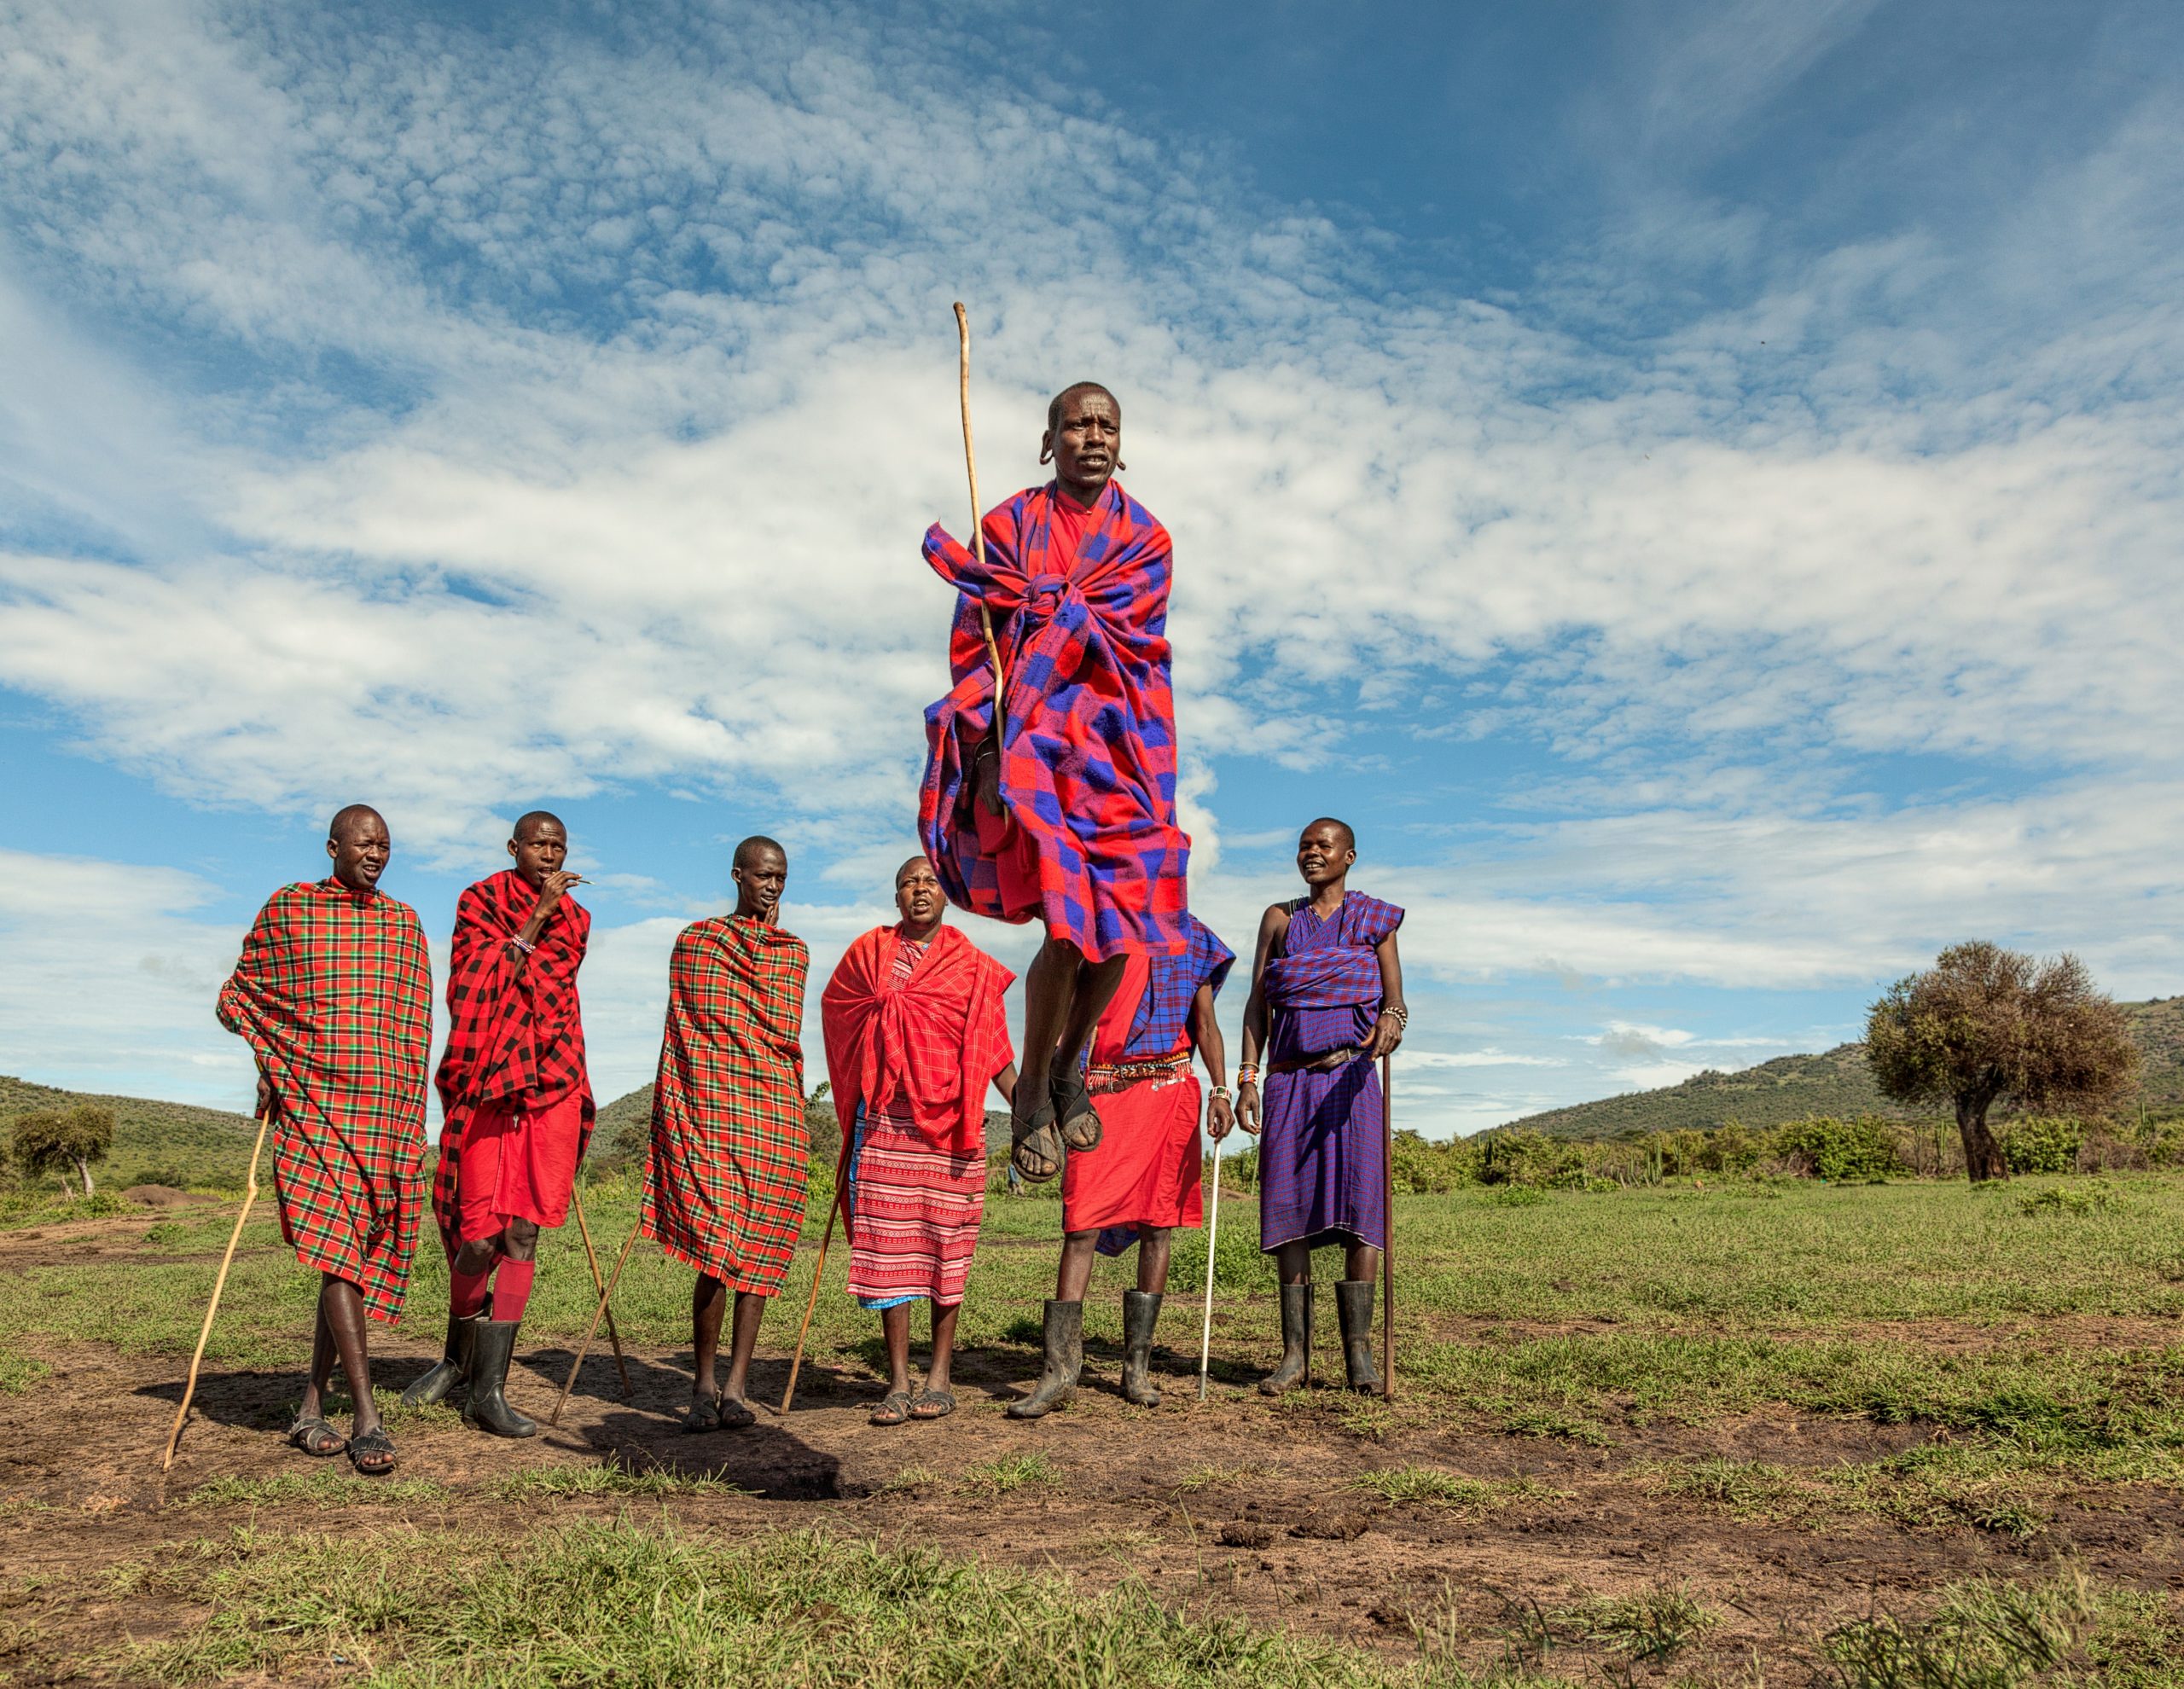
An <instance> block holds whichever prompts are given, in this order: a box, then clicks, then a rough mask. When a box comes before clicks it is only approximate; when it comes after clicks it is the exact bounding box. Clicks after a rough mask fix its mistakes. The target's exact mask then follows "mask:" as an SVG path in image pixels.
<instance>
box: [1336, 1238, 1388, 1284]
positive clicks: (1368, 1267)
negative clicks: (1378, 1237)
mask: <svg viewBox="0 0 2184 1689" xmlns="http://www.w3.org/2000/svg"><path fill="white" fill-rule="evenodd" d="M1342 1276H1343V1277H1344V1278H1345V1279H1347V1280H1350V1283H1352V1284H1356V1282H1357V1281H1358V1280H1361V1279H1377V1278H1379V1277H1380V1251H1379V1250H1377V1249H1375V1248H1374V1247H1373V1245H1370V1244H1368V1243H1359V1242H1358V1241H1357V1240H1356V1239H1351V1240H1350V1245H1349V1247H1348V1248H1346V1249H1345V1250H1344V1251H1343V1256H1342Z"/></svg>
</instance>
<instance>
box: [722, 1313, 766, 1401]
mask: <svg viewBox="0 0 2184 1689" xmlns="http://www.w3.org/2000/svg"><path fill="white" fill-rule="evenodd" d="M771 1300H773V1298H772V1297H764V1296H761V1295H759V1294H758V1291H736V1293H735V1338H734V1347H732V1348H731V1349H729V1355H728V1382H727V1383H726V1384H723V1385H722V1386H721V1391H720V1394H721V1400H722V1401H723V1402H740V1403H741V1405H742V1406H743V1407H744V1408H746V1409H747V1408H749V1407H750V1405H751V1404H750V1403H749V1402H746V1401H745V1400H744V1394H743V1393H744V1391H745V1390H746V1388H747V1387H748V1386H749V1384H750V1374H751V1355H752V1351H753V1350H754V1349H757V1348H758V1321H759V1320H762V1319H764V1317H765V1315H766V1304H767V1303H769V1302H770V1301H771Z"/></svg>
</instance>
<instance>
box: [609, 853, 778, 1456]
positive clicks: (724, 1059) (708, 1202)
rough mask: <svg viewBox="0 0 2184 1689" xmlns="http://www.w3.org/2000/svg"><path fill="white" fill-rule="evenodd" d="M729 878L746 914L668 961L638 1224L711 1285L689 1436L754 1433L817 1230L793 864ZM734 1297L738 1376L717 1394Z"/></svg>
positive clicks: (702, 1304)
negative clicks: (755, 1390) (776, 1339)
mask: <svg viewBox="0 0 2184 1689" xmlns="http://www.w3.org/2000/svg"><path fill="white" fill-rule="evenodd" d="M730 874H732V876H733V878H734V879H735V912H734V913H733V914H726V915H715V916H713V917H712V919H711V920H700V921H695V922H693V923H692V924H691V925H690V926H686V927H684V928H683V934H682V937H679V938H677V940H676V941H675V954H674V955H673V957H672V958H671V960H670V961H669V963H668V974H667V1028H666V1032H665V1036H663V1038H662V1039H661V1041H660V1048H659V1077H658V1079H657V1080H656V1081H655V1082H654V1083H653V1095H652V1156H651V1158H650V1159H649V1160H648V1162H647V1164H646V1165H645V1187H644V1205H643V1208H642V1212H641V1215H640V1220H639V1223H640V1224H641V1225H642V1227H643V1228H644V1233H645V1235H646V1236H647V1237H649V1238H655V1239H659V1246H660V1248H661V1249H662V1250H663V1251H665V1252H666V1253H667V1255H668V1256H669V1257H671V1258H672V1259H674V1260H677V1261H680V1262H683V1265H684V1266H686V1267H690V1268H694V1269H695V1270H696V1272H697V1274H698V1282H697V1286H696V1287H695V1288H694V1291H692V1293H691V1297H690V1327H691V1346H692V1347H693V1348H694V1349H695V1350H696V1354H697V1376H696V1377H695V1378H694V1380H693V1382H692V1387H691V1396H690V1412H689V1414H688V1417H687V1418H686V1419H684V1420H683V1430H685V1431H718V1430H720V1429H721V1428H723V1426H726V1427H729V1428H741V1427H742V1426H744V1425H749V1424H750V1423H751V1422H752V1419H753V1418H754V1417H755V1415H753V1413H752V1411H751V1404H750V1402H749V1401H748V1400H747V1399H746V1396H747V1390H748V1384H749V1378H750V1371H751V1355H752V1350H753V1349H756V1348H757V1347H758V1322H759V1320H760V1319H761V1318H762V1317H763V1316H764V1313H765V1308H766V1303H767V1302H768V1300H769V1299H770V1298H771V1297H775V1296H777V1295H779V1294H780V1292H781V1280H783V1279H784V1278H786V1277H787V1274H788V1268H789V1261H790V1259H791V1257H793V1255H794V1254H795V1252H796V1240H797V1237H798V1235H799V1233H801V1232H802V1230H803V1228H804V1186H805V1184H806V1182H807V1181H808V1178H809V1171H810V1170H809V1167H808V1164H807V1158H809V1156H810V1148H811V1136H810V1130H809V1129H808V1128H807V1127H806V1126H805V1125H804V1045H803V1042H802V1035H803V1025H804V977H805V975H806V974H807V973H808V972H810V966H811V953H810V951H809V950H807V949H805V948H804V941H803V940H802V939H801V938H799V937H796V935H795V934H793V933H791V932H783V931H782V930H781V926H780V920H781V887H782V886H783V885H786V884H787V881H788V855H787V852H786V851H784V850H782V849H781V846H780V845H776V844H775V842H774V841H773V840H772V839H764V838H752V839H745V840H744V841H743V842H742V843H741V845H737V846H736V847H735V862H734V866H733V867H732V868H731V869H730ZM731 1289H733V1290H734V1291H735V1324H734V1326H733V1334H732V1338H731V1344H732V1347H731V1349H730V1351H729V1362H728V1378H727V1380H726V1381H725V1382H724V1383H722V1384H717V1385H716V1383H715V1368H716V1366H717V1356H718V1354H719V1350H720V1327H721V1320H722V1316H723V1313H724V1312H725V1310H726V1309H727V1305H728V1293H729V1291H730V1290H731Z"/></svg>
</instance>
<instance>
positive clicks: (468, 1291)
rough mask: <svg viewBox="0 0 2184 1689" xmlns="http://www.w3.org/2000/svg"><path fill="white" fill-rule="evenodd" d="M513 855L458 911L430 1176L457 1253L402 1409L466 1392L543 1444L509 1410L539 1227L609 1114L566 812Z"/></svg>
mask: <svg viewBox="0 0 2184 1689" xmlns="http://www.w3.org/2000/svg"><path fill="white" fill-rule="evenodd" d="M508 855H509V856H510V857H511V858H512V859H513V861H514V866H513V867H511V868H503V869H502V870H501V872H500V873H498V874H493V875H491V876H489V877H488V878H486V879H481V880H479V882H478V883H477V884H476V885H473V886H471V887H470V888H469V889H468V891H464V892H463V894H462V897H461V898H459V899H458V900H457V901H456V906H455V942H454V945H453V957H452V961H451V964H450V969H449V972H448V981H447V1012H448V1021H449V1024H448V1034H447V1048H446V1049H445V1050H444V1052H443V1053H442V1054H441V1056H440V1066H439V1075H438V1076H437V1083H438V1085H439V1093H440V1109H441V1112H442V1114H443V1116H444V1124H443V1125H442V1127H441V1129H440V1160H439V1177H438V1178H437V1179H436V1180H435V1181H433V1218H434V1219H435V1220H436V1221H437V1222H439V1233H440V1242H441V1244H442V1245H443V1246H444V1248H445V1249H446V1251H447V1253H448V1315H447V1346H446V1349H445V1352H444V1355H443V1358H442V1359H441V1361H440V1362H439V1365H438V1366H436V1367H433V1368H432V1370H431V1371H429V1372H427V1373H426V1374H425V1375H424V1376H423V1377H422V1378H419V1379H418V1380H417V1381H416V1382H415V1384H411V1385H410V1388H409V1389H408V1390H404V1391H403V1392H402V1402H403V1405H404V1407H416V1406H419V1405H421V1404H422V1403H425V1402H438V1401H439V1400H440V1399H441V1398H443V1397H444V1396H448V1395H449V1394H450V1392H452V1391H453V1390H456V1388H457V1386H458V1385H459V1386H461V1387H462V1389H463V1390H464V1399H463V1404H462V1416H463V1419H464V1420H465V1421H466V1422H467V1423H468V1424H469V1425H473V1426H474V1427H476V1428H477V1429H479V1430H480V1431H491V1432H492V1433H493V1435H495V1436H496V1437H534V1436H536V1435H537V1431H538V1426H537V1422H536V1421H534V1420H531V1419H526V1418H525V1417H524V1416H523V1415H522V1414H520V1413H516V1412H515V1411H514V1410H513V1409H512V1408H509V1406H508V1400H507V1396H506V1395H505V1393H504V1387H505V1386H506V1384H507V1383H508V1362H509V1360H510V1358H511V1357H512V1356H513V1355H514V1350H515V1339H516V1331H517V1328H518V1327H519V1326H520V1325H521V1324H522V1321H523V1315H524V1309H525V1307H526V1304H527V1303H528V1302H529V1300H530V1297H531V1274H532V1273H533V1271H534V1266H533V1263H534V1262H535V1260H536V1258H537V1251H538V1228H540V1227H542V1226H549V1227H550V1226H559V1225H560V1224H561V1222H563V1221H564V1220H566V1218H567V1217H568V1212H569V1199H570V1196H571V1193H572V1192H573V1191H574V1189H575V1187H576V1176H577V1164H578V1161H579V1160H580V1159H581V1158H583V1155H584V1145H585V1143H586V1142H587V1141H588V1140H589V1139H590V1135H591V1123H592V1120H593V1117H594V1116H595V1112H596V1110H595V1107H594V1106H593V1103H592V1097H591V1081H590V1077H589V1076H588V1074H587V1073H586V1071H585V1067H584V1011H583V1007H582V1004H581V1003H580V1002H579V1001H578V996H577V970H578V968H580V967H582V966H584V948H585V946H586V944H587V943H589V942H590V937H591V916H590V913H589V912H588V911H586V910H585V909H584V908H583V906H582V905H580V904H579V903H578V902H577V901H576V899H575V898H573V897H570V896H569V895H568V892H569V890H570V888H571V887H572V886H576V885H582V884H584V882H583V880H582V879H579V878H578V876H577V875H575V874H571V873H570V872H569V871H568V868H567V862H568V855H569V835H568V830H567V829H566V827H563V826H562V825H561V818H560V817H559V816H557V815H549V814H548V813H547V812H546V811H545V810H532V811H531V813H530V814H529V815H525V816H523V817H522V818H520V820H519V821H517V822H516V824H515V827H514V832H513V833H512V835H511V836H510V838H509V839H508ZM488 1303H490V1304H491V1306H490V1307H489V1306H488Z"/></svg>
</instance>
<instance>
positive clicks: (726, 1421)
mask: <svg viewBox="0 0 2184 1689" xmlns="http://www.w3.org/2000/svg"><path fill="white" fill-rule="evenodd" d="M719 1410H720V1428H721V1429H722V1430H723V1431H741V1430H742V1429H743V1428H744V1426H746V1425H757V1424H758V1415H757V1414H756V1413H752V1411H751V1404H750V1403H749V1402H738V1401H737V1400H736V1399H735V1397H734V1396H722V1397H721V1399H720V1403H719Z"/></svg>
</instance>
